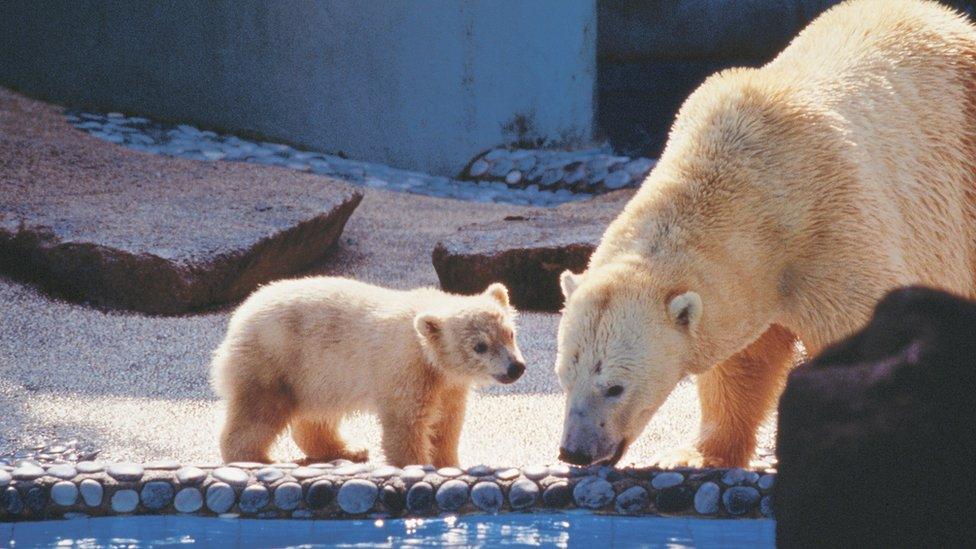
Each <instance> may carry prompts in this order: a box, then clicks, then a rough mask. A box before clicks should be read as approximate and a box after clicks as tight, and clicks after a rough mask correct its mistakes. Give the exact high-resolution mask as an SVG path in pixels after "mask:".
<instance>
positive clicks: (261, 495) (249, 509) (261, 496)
mask: <svg viewBox="0 0 976 549" xmlns="http://www.w3.org/2000/svg"><path fill="white" fill-rule="evenodd" d="M270 502H271V494H270V493H269V492H268V489H267V488H265V487H264V486H263V485H261V484H252V485H250V486H248V487H247V488H245V489H244V490H243V491H242V492H241V498H240V500H239V501H238V502H237V506H238V507H239V508H240V510H241V512H242V513H257V512H258V511H260V510H261V509H264V508H265V507H266V506H267V505H268V503H270Z"/></svg>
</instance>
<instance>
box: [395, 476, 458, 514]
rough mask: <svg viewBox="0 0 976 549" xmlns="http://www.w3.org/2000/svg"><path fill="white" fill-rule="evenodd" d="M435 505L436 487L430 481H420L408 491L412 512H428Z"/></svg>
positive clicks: (409, 507)
mask: <svg viewBox="0 0 976 549" xmlns="http://www.w3.org/2000/svg"><path fill="white" fill-rule="evenodd" d="M458 482H460V481H458ZM433 505H434V487H433V486H431V485H430V484H429V483H427V482H418V483H416V484H414V485H413V486H411V487H410V490H409V491H407V509H408V510H409V511H410V512H411V513H418V514H420V513H426V512H428V511H430V509H431V507H433Z"/></svg>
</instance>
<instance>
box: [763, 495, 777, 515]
mask: <svg viewBox="0 0 976 549" xmlns="http://www.w3.org/2000/svg"><path fill="white" fill-rule="evenodd" d="M759 512H760V513H762V516H764V517H766V518H773V517H774V516H775V513H774V512H773V496H763V498H762V499H761V500H759Z"/></svg>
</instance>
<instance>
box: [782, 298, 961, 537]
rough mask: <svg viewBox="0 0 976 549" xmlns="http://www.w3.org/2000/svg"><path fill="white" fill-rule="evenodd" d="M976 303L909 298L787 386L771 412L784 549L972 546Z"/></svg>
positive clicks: (885, 305) (888, 306)
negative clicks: (774, 419) (775, 415)
mask: <svg viewBox="0 0 976 549" xmlns="http://www.w3.org/2000/svg"><path fill="white" fill-rule="evenodd" d="M974 394H976V303H973V302H970V301H965V300H962V299H959V298H956V297H953V296H951V295H949V294H946V293H943V292H940V291H935V290H930V289H925V288H908V289H903V290H898V291H895V292H892V293H891V294H889V295H888V296H887V297H886V298H885V299H883V300H882V301H881V302H880V303H879V304H878V306H877V309H876V310H875V313H874V318H873V319H872V320H871V322H870V323H869V324H868V325H867V326H866V327H865V328H864V329H863V330H861V331H860V332H858V333H856V334H854V335H852V336H851V337H849V338H848V339H846V340H844V341H842V342H840V343H838V344H836V345H834V346H833V347H831V348H828V349H827V350H826V351H824V352H823V353H822V354H820V356H818V357H816V358H815V359H813V360H812V361H811V362H810V363H809V364H806V365H804V366H801V367H799V368H798V369H797V370H796V371H794V372H793V373H792V374H791V375H790V377H789V381H788V384H787V387H786V392H785V393H784V394H783V398H782V400H781V402H780V407H779V432H778V443H777V448H778V450H777V452H778V455H779V475H778V477H777V479H776V484H775V501H776V518H777V542H778V545H779V546H781V547H807V546H819V547H834V546H851V547H904V546H920V547H960V546H965V545H969V544H972V543H973V540H974V539H976V512H974V509H976V490H974V486H976V473H974V471H976V469H974V468H973V464H974V463H976V428H974V425H976V398H974Z"/></svg>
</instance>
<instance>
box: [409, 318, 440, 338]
mask: <svg viewBox="0 0 976 549" xmlns="http://www.w3.org/2000/svg"><path fill="white" fill-rule="evenodd" d="M413 328H414V329H415V330H417V334H418V335H420V337H422V338H424V339H426V340H427V341H430V342H434V341H437V339H438V338H440V336H441V331H442V330H443V329H444V321H443V320H442V319H441V318H440V317H437V316H435V315H432V314H430V313H420V314H419V315H417V316H416V318H414V319H413Z"/></svg>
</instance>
